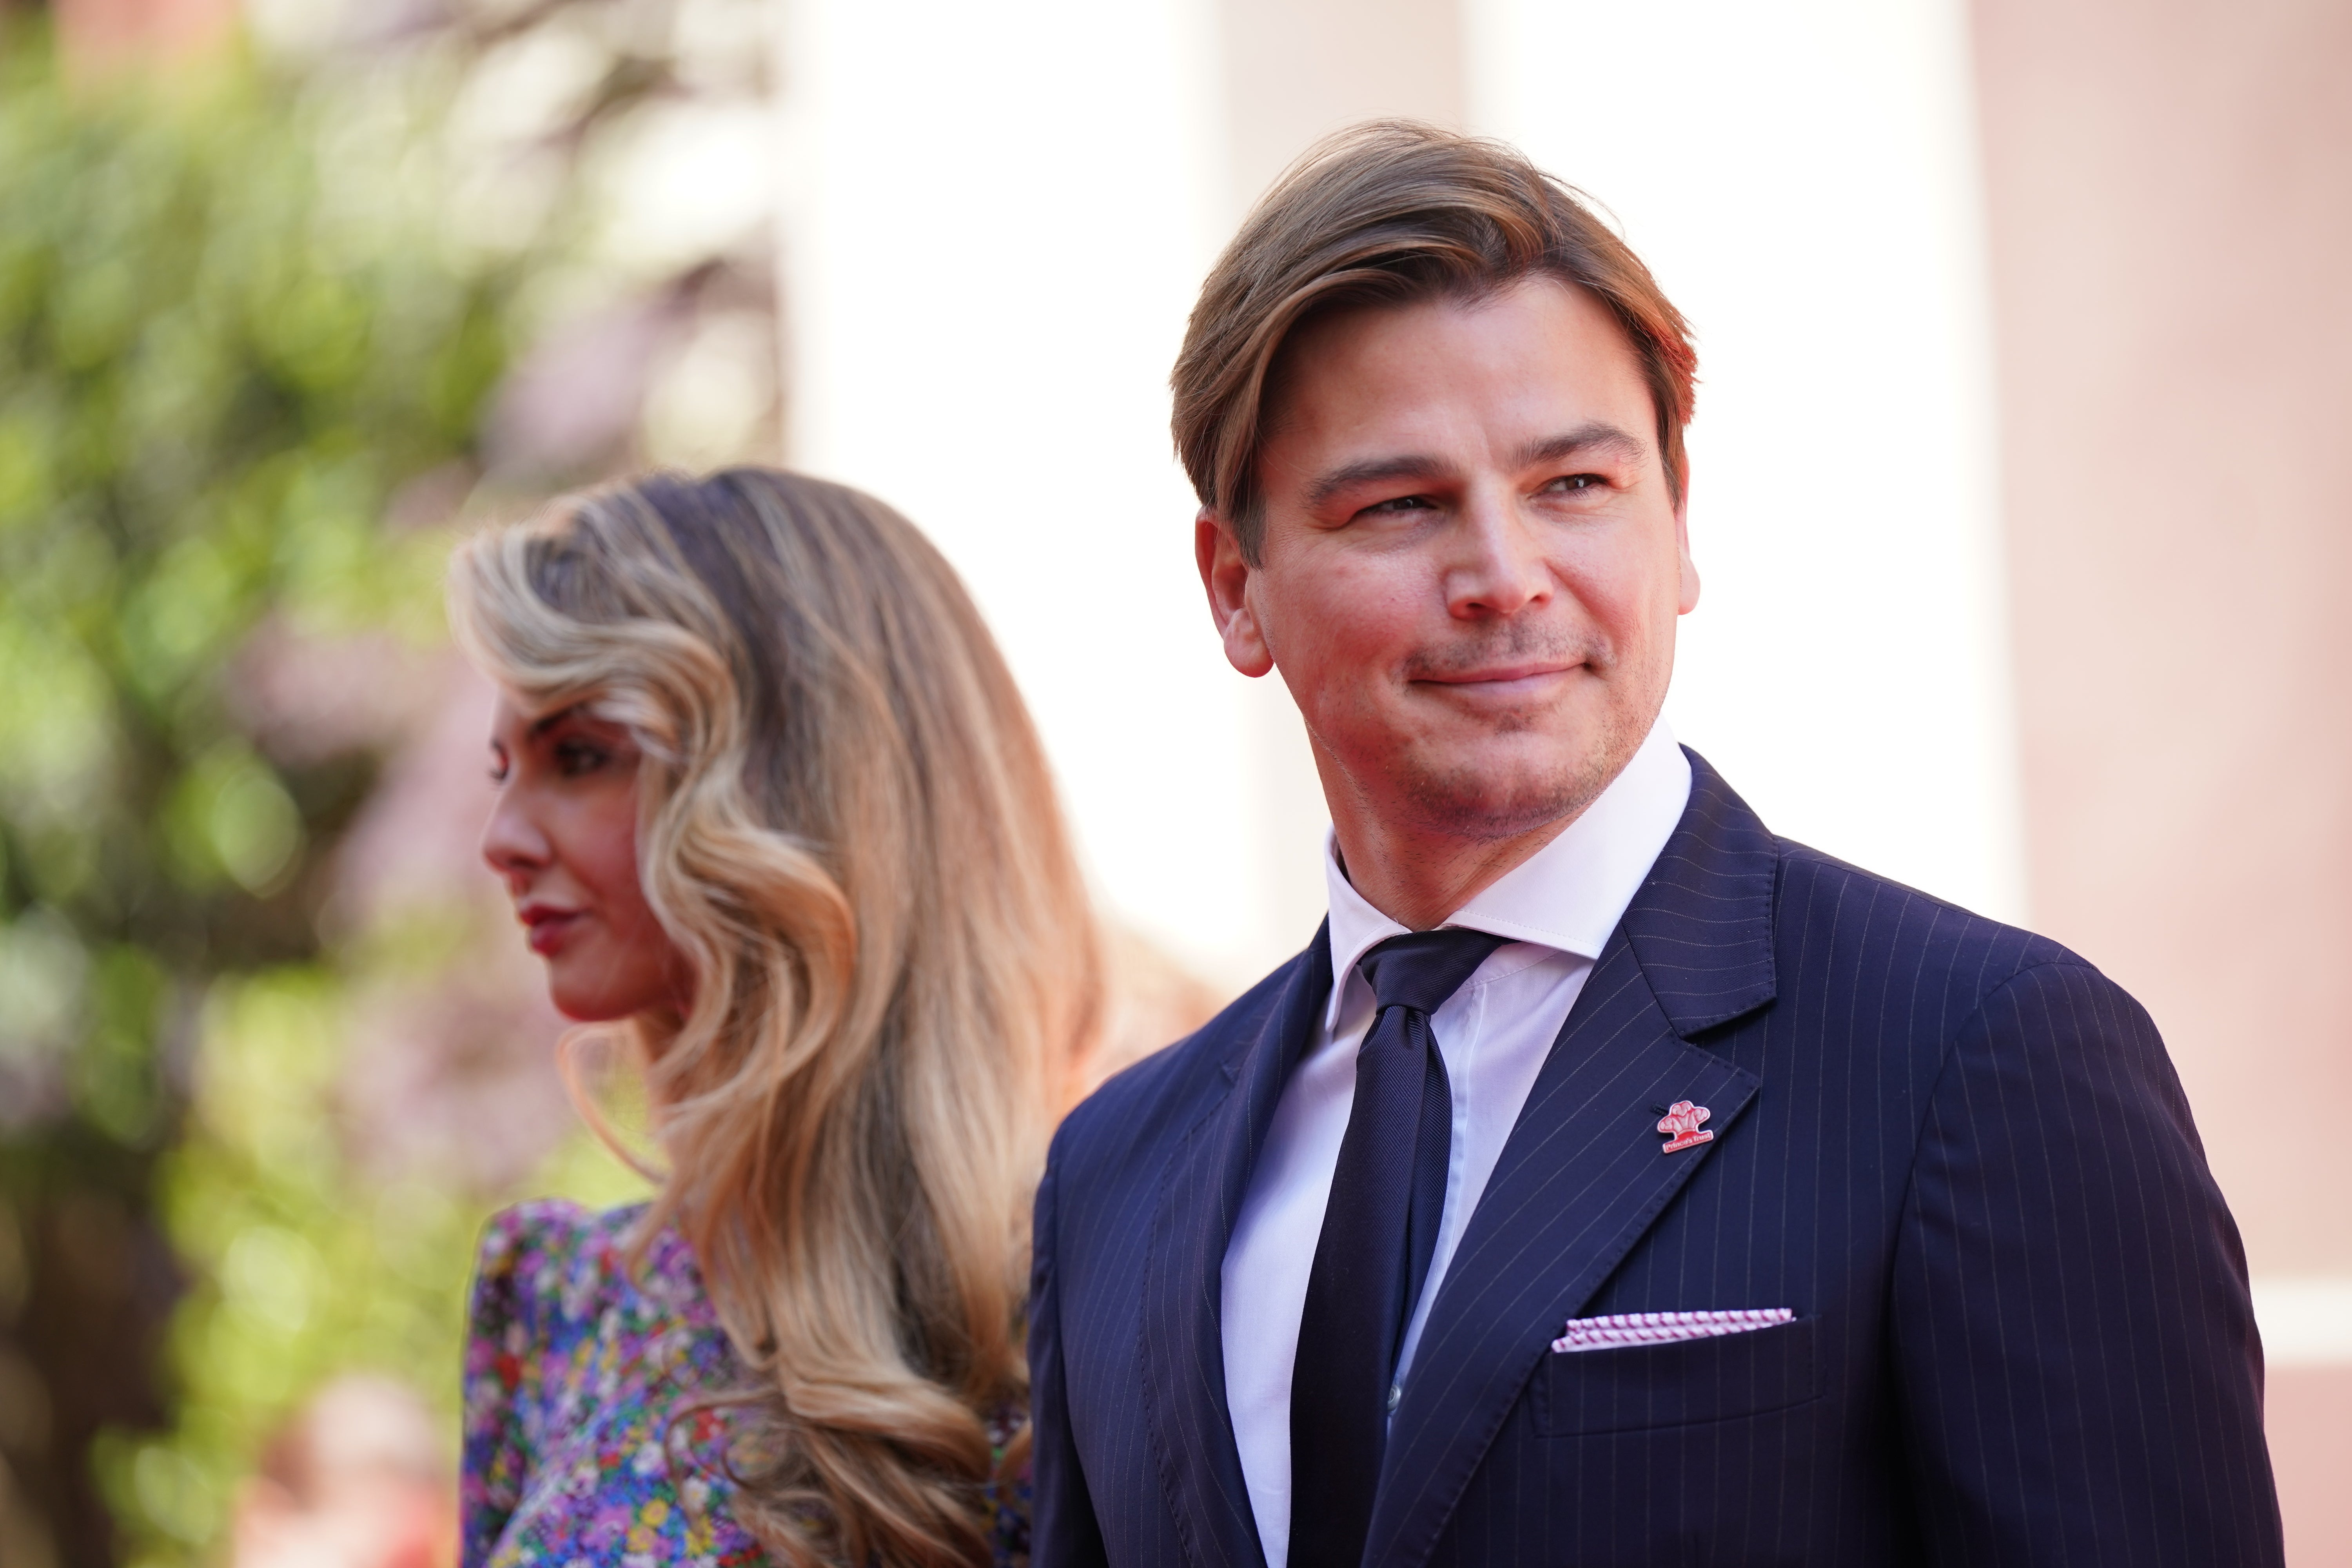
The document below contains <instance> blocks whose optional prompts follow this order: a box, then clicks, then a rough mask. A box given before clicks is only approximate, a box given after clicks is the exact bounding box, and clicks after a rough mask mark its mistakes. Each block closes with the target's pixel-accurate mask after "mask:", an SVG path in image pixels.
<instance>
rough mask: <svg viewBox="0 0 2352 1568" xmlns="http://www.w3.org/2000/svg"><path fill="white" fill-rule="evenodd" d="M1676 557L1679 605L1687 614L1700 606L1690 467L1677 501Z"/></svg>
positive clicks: (1684, 475) (1685, 473)
mask: <svg viewBox="0 0 2352 1568" xmlns="http://www.w3.org/2000/svg"><path fill="white" fill-rule="evenodd" d="M1675 559H1676V560H1678V561H1680V562H1681V563H1682V574H1683V584H1682V595H1681V597H1680V599H1679V600H1678V605H1679V608H1680V611H1681V613H1682V614H1684V615H1685V616H1687V615H1689V614H1690V613H1691V612H1692V611H1693V610H1696V609H1697V608H1698V563H1696V562H1695V561H1693V560H1692V559H1691V552H1690V469H1689V468H1688V467H1687V466H1685V468H1684V469H1683V499H1682V500H1678V501H1676V502H1675Z"/></svg>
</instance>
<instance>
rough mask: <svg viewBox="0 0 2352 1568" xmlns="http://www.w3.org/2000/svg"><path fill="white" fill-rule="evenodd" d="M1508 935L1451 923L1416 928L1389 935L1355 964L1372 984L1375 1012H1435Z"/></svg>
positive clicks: (1367, 982) (1366, 981)
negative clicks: (1440, 927)
mask: <svg viewBox="0 0 2352 1568" xmlns="http://www.w3.org/2000/svg"><path fill="white" fill-rule="evenodd" d="M1506 940H1507V939H1505V938H1503V937H1499V936H1489V935H1487V934H1486V932H1485V931H1462V930H1459V929H1457V928H1454V927H1450V926H1449V927H1446V928H1444V929H1443V930H1439V931H1413V932H1412V933H1410V934H1409V935H1405V936H1392V937H1391V938H1389V939H1388V941H1386V942H1382V943H1381V944H1380V945H1379V946H1378V947H1375V948H1373V949H1372V950H1371V951H1370V952H1367V953H1366V954H1364V956H1363V957H1362V958H1360V959H1359V960H1358V961H1357V963H1356V969H1357V972H1358V973H1360V974H1362V975H1363V977H1364V980H1365V983H1366V984H1369V985H1370V986H1371V988H1372V997H1373V1000H1374V1002H1375V1004H1376V1007H1375V1011H1376V1012H1378V1011H1381V1010H1385V1009H1387V1008H1390V1007H1399V1006H1402V1007H1411V1008H1412V1009H1413V1010H1414V1011H1415V1012H1417V1013H1423V1014H1428V1013H1434V1012H1436V1011H1437V1010H1438V1009H1439V1008H1440V1007H1443V1006H1444V1005H1445V999H1446V998H1447V997H1448V996H1451V995H1453V994H1454V993H1455V992H1456V991H1459V990H1461V989H1462V983H1463V982H1464V981H1465V980H1467V979H1469V978H1470V976H1471V975H1472V974H1473V973H1475V971H1476V970H1477V968H1478V966H1479V965H1480V964H1482V963H1486V955H1487V954H1488V953H1490V952H1494V951H1495V950H1496V948H1498V947H1500V946H1502V945H1503V943H1504V942H1505V941H1506Z"/></svg>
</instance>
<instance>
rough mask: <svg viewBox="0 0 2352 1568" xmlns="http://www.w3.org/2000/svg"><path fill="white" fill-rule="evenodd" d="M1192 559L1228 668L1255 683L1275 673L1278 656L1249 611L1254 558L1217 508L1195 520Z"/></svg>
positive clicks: (1205, 509)
mask: <svg viewBox="0 0 2352 1568" xmlns="http://www.w3.org/2000/svg"><path fill="white" fill-rule="evenodd" d="M1192 559H1193V560H1194V561H1195V562H1197V563H1199V565H1200V568H1201V586H1202V588H1203V589H1205V590H1206V591H1207V592H1208V595H1209V615H1210V616H1211V618H1212V619H1213V620H1214V621H1215V622H1216V623H1217V636H1218V637H1221V638H1223V640H1224V645H1225V659H1226V662H1227V663H1229V664H1231V665H1232V666H1233V667H1234V668H1235V669H1238V670H1240V671H1241V672H1242V673H1243V674H1244V675H1246V676H1249V677H1251V678H1252V679H1255V678H1256V677H1258V676H1261V675H1264V674H1265V673H1266V671H1268V670H1270V669H1272V668H1274V652H1273V650H1272V649H1271V648H1269V647H1266V642H1265V631H1264V630H1263V629H1262V628H1261V627H1260V626H1258V624H1257V615H1256V613H1255V611H1253V610H1252V609H1251V608H1250V604H1249V583H1250V573H1251V571H1252V568H1251V566H1250V563H1249V558H1248V557H1247V556H1245V555H1244V554H1243V553H1242V545H1241V541H1240V539H1238V538H1237V537H1235V535H1234V530H1233V525H1232V524H1231V523H1229V522H1228V521H1226V520H1225V519H1224V518H1223V516H1221V515H1219V513H1218V511H1217V510H1216V508H1214V507H1207V506H1204V507H1202V509H1201V510H1200V511H1199V512H1198V513H1197V514H1196V515H1195V516H1194V517H1193V519H1192Z"/></svg>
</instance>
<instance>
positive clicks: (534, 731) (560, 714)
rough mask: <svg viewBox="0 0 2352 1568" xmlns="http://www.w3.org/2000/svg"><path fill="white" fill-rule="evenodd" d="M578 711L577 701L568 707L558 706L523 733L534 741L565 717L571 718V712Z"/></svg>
mask: <svg viewBox="0 0 2352 1568" xmlns="http://www.w3.org/2000/svg"><path fill="white" fill-rule="evenodd" d="M579 711H580V704H578V703H577V702H574V703H572V705H571V706H570V707H568V708H558V709H557V710H555V711H554V712H552V713H550V714H549V715H548V716H547V717H546V718H544V719H541V720H540V721H537V722H535V723H533V724H532V725H531V727H530V729H529V730H527V731H524V733H525V734H526V735H528V736H529V737H530V739H531V740H534V741H536V740H538V739H539V738H540V737H541V735H544V734H546V733H547V732H548V731H550V730H552V729H554V728H555V727H556V726H557V725H558V724H561V723H562V722H563V721H565V720H566V719H569V718H571V717H572V715H573V714H575V713H577V712H579Z"/></svg>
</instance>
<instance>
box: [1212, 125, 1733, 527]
mask: <svg viewBox="0 0 2352 1568" xmlns="http://www.w3.org/2000/svg"><path fill="white" fill-rule="evenodd" d="M1538 276H1540V277H1549V278H1556V279H1559V280H1560V281H1561V282H1563V283H1568V284H1572V285H1574V286H1576V287H1578V288H1580V289H1586V290H1588V291H1589V292H1590V293H1591V295H1592V296H1593V297H1594V298H1595V299H1597V300H1600V301H1601V304H1602V305H1604V306H1606V307H1607V308H1608V310H1609V313H1610V314H1611V315H1612V316H1613V317H1615V318H1616V320H1617V324H1618V325H1619V326H1620V327H1622V328H1623V329H1624V331H1625V336H1626V339H1627V341H1628V342H1630V343H1631V344H1632V346H1633V353H1634V354H1635V355H1636V356H1637V357H1638V358H1639V359H1640V360H1641V362H1642V371H1643V377H1644V378H1645V379H1646V380H1647V381H1648V383H1649V386H1650V401H1651V403H1652V405H1654V407H1655V408H1656V410H1657V420H1658V452H1659V456H1660V458H1661V459H1662V461H1663V462H1664V467H1665V471H1666V488H1667V491H1668V493H1669V494H1670V495H1671V496H1672V497H1673V498H1674V500H1675V503H1676V504H1677V505H1679V504H1680V503H1681V501H1682V498H1683V482H1684V456H1683V426H1685V425H1686V424H1688V423H1689V421H1690V416H1691V389H1692V383H1693V382H1694V380H1695V379H1696V371H1697V368H1698V356H1697V354H1696V353H1694V352H1693V351H1692V348H1691V343H1690V331H1689V328H1688V326H1687V324H1686V323H1685V321H1683V317H1682V312H1681V311H1679V310H1675V308H1674V305H1673V304H1672V303H1671V302H1670V301H1668V300H1667V299H1666V297H1665V295H1664V293H1662V292H1661V291H1660V290H1659V289H1658V285H1657V281H1656V280H1655V279H1653V278H1652V277H1651V276H1650V269H1649V268H1646V267H1644V266H1643V265H1642V261H1641V258H1639V257H1637V256H1635V255H1634V254H1633V251H1632V250H1631V249H1629V248H1628V247H1626V244H1625V242H1624V241H1623V240H1622V239H1620V238H1618V237H1617V236H1616V235H1615V234H1614V233H1612V232H1611V230H1610V229H1609V227H1608V226H1606V225H1604V224H1603V223H1601V220H1600V219H1599V218H1597V217H1595V216H1592V214H1591V212H1590V211H1588V210H1587V209H1586V207H1585V206H1584V205H1583V203H1581V202H1580V201H1579V200H1578V199H1577V193H1576V192H1574V191H1572V190H1571V189H1570V187H1568V186H1567V185H1564V184H1561V183H1560V182H1559V181H1558V180H1556V179H1553V178H1552V177H1551V176H1550V175H1549V174H1545V173H1544V172H1543V171H1542V170H1540V169H1538V168H1537V167H1536V166H1535V165H1534V164H1533V163H1529V162H1528V160H1527V158H1526V156H1525V155H1524V154H1522V153H1519V152H1518V151H1517V149H1515V148H1511V147H1507V146H1505V145H1504V144H1503V143H1501V142H1489V141H1485V140H1482V139H1480V138H1477V137H1473V136H1462V135H1457V134H1455V133H1454V132H1450V131H1442V130H1439V129H1438V128H1437V127H1436V126H1433V125H1423V124H1420V123H1418V122H1415V121H1404V120H1381V121H1370V122H1368V123H1366V124H1362V125H1358V126H1355V127H1352V128H1350V129H1349V130H1346V131H1342V132H1339V133H1338V134H1336V135H1333V136H1330V137H1327V138H1326V139H1325V140H1323V141H1322V142H1318V143H1317V144H1316V145H1315V146H1314V147H1313V148H1311V149H1309V150H1308V152H1307V155H1306V156H1305V157H1303V158H1301V159H1300V160H1299V161H1298V162H1297V163H1294V164H1292V165H1291V167H1290V169H1289V171H1288V172H1287V173H1286V174H1284V175H1283V176H1282V178H1281V179H1280V180H1278V181H1276V184H1275V186H1274V188H1273V189H1272V190H1271V191H1269V192H1267V193H1266V195H1265V199H1264V200H1262V201H1260V202H1259V203H1258V205H1257V207H1256V209H1255V211H1253V212H1252V213H1251V214H1250V216H1249V218H1248V220H1247V221H1246V222H1244V224H1243V225H1242V229H1241V232H1240V233H1239V234H1237V235H1235V236H1234V242H1233V243H1232V244H1231V245H1229V246H1227V247H1225V253H1224V254H1223V256H1221V257H1219V258H1217V264H1216V266H1215V267H1214V268H1211V269H1210V272H1209V278H1208V281H1207V282H1206V283H1204V284H1202V287H1201V301H1200V303H1199V304H1198V305H1196V306H1194V307H1193V310H1192V321H1191V324H1190V325H1189V326H1188V327H1187V328H1186V329H1185V332H1184V349H1183V352H1182V353H1180V354H1179V355H1178V356H1177V358H1176V370H1175V374H1173V375H1172V376H1171V378H1170V382H1171V385H1172V387H1173V388H1174V391H1175V394H1176V398H1175V418H1174V421H1173V423H1174V427H1175V436H1176V451H1177V454H1178V456H1180V457H1181V458H1183V461H1184V471H1185V472H1186V473H1187V474H1189V475H1191V476H1192V489H1194V490H1195V491H1196V492H1197V493H1198V494H1199V495H1200V498H1201V503H1202V505H1203V506H1210V507H1214V508H1215V509H1216V510H1218V511H1219V512H1220V513H1221V514H1222V515H1223V517H1224V518H1225V520H1226V521H1228V522H1230V523H1231V524H1232V525H1233V527H1234V531H1235V533H1236V534H1237V536H1238V538H1239V540H1240V542H1241V546H1242V550H1243V552H1244V554H1245V555H1246V556H1247V557H1248V558H1249V559H1250V560H1251V561H1253V562H1255V561H1256V559H1257V558H1258V550H1259V540H1260V536H1261V534H1262V532H1263V530H1264V517H1263V514H1262V507H1261V500H1262V498H1261V496H1260V494H1259V492H1258V487H1257V473H1256V469H1257V455H1258V447H1259V444H1260V442H1261V441H1262V439H1263V438H1264V434H1265V431H1264V418H1265V394H1266V384H1267V379H1268V376H1269V374H1270V372H1271V371H1272V369H1273V367H1274V364H1275V361H1276V358H1277V357H1278V356H1279V355H1280V353H1281V352H1282V347H1283V344H1284V343H1285V342H1287V341H1288V340H1289V338H1290V335H1291V333H1293V332H1294V331H1297V329H1298V328H1299V327H1300V326H1301V325H1302V324H1304V323H1305V322H1306V321H1308V320H1309V319H1311V318H1313V317H1316V316H1320V315H1323V314H1325V313H1326V312H1328V311H1331V310H1343V309H1346V308H1348V307H1350V306H1357V305H1396V304H1404V303H1407V302H1410V301H1412V300H1423V299H1430V298H1443V299H1455V300H1477V299H1481V298H1484V297H1486V296H1487V295H1490V294H1492V293H1494V292H1496V290H1498V289H1504V288H1507V287H1508V286H1509V285H1510V284H1513V283H1516V282H1517V281H1518V280H1519V279H1523V278H1529V277H1538Z"/></svg>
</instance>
